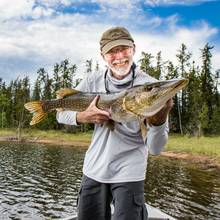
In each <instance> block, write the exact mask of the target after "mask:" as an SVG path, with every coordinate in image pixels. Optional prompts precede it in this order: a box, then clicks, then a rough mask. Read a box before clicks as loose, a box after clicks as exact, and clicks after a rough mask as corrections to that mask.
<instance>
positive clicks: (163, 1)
mask: <svg viewBox="0 0 220 220" xmlns="http://www.w3.org/2000/svg"><path fill="white" fill-rule="evenodd" d="M213 1H216V0H145V4H146V5H149V6H151V7H155V6H161V5H162V6H167V5H197V4H202V3H205V2H213Z"/></svg>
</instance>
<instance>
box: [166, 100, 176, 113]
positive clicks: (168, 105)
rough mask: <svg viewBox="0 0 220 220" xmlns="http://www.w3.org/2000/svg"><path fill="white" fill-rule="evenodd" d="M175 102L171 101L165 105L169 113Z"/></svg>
mask: <svg viewBox="0 0 220 220" xmlns="http://www.w3.org/2000/svg"><path fill="white" fill-rule="evenodd" d="M173 105H174V102H173V99H172V98H171V99H169V100H168V101H167V103H166V105H165V109H167V110H168V111H170V110H171V109H172V108H173Z"/></svg>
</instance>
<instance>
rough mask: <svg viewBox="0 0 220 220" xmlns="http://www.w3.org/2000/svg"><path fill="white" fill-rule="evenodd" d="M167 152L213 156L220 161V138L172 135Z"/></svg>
mask: <svg viewBox="0 0 220 220" xmlns="http://www.w3.org/2000/svg"><path fill="white" fill-rule="evenodd" d="M166 150H167V151H173V152H185V153H190V154H193V155H205V156H211V157H214V158H216V159H217V160H218V161H220V136H216V137H199V138H197V137H191V138H189V137H186V136H180V135H170V136H169V141H168V144H167V146H166Z"/></svg>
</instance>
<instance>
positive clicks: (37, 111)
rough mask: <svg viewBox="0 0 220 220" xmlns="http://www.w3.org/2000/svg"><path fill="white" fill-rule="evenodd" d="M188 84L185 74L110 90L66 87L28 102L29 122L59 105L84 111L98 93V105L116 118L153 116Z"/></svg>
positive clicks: (32, 123)
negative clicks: (50, 98) (178, 77)
mask: <svg viewBox="0 0 220 220" xmlns="http://www.w3.org/2000/svg"><path fill="white" fill-rule="evenodd" d="M187 84H188V80H187V79H185V78H181V79H171V80H163V81H156V82H154V83H145V84H143V85H138V86H134V87H132V88H129V89H127V90H123V91H121V92H117V93H110V94H106V93H87V92H81V91H78V90H75V89H69V88H64V89H61V90H58V91H57V92H56V94H57V98H58V99H54V100H42V101H33V102H28V103H26V104H25V108H26V109H27V110H29V111H30V112H31V113H33V117H32V120H31V122H30V125H34V124H37V123H39V122H40V121H41V120H43V119H44V118H45V117H46V116H47V114H48V113H49V112H51V111H55V110H56V109H58V108H63V109H66V110H73V111H84V110H86V109H87V108H88V106H89V105H90V103H91V102H92V100H93V99H94V98H95V97H96V96H97V95H99V101H98V103H97V107H98V108H99V109H102V110H105V111H109V112H110V115H111V119H112V120H113V121H116V122H121V123H123V122H130V121H133V120H136V119H143V118H146V117H150V116H153V115H154V114H156V113H157V112H158V111H160V110H161V109H162V108H163V106H164V105H165V103H166V102H167V101H168V100H169V99H170V98H172V97H173V96H174V95H175V94H176V93H177V92H178V91H180V90H181V89H183V88H184V87H185V86H186V85H187Z"/></svg>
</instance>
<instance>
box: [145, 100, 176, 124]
mask: <svg viewBox="0 0 220 220" xmlns="http://www.w3.org/2000/svg"><path fill="white" fill-rule="evenodd" d="M172 107H173V99H169V100H168V101H167V103H166V104H165V106H164V107H163V108H162V109H161V110H160V111H159V112H157V113H156V114H155V115H153V116H151V117H149V118H147V121H148V124H149V125H154V126H159V125H162V124H163V123H165V122H166V120H167V116H168V115H169V113H170V110H171V109H172Z"/></svg>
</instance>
